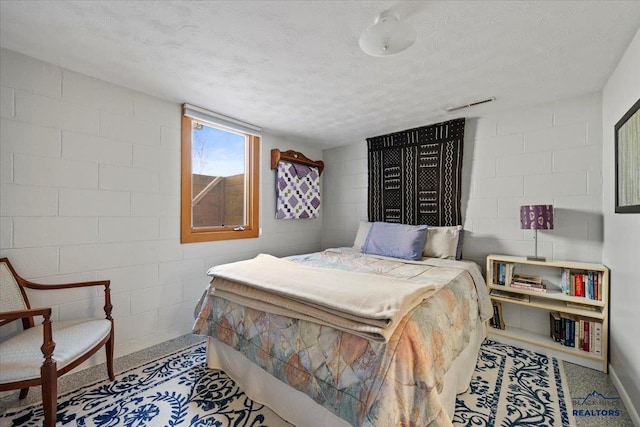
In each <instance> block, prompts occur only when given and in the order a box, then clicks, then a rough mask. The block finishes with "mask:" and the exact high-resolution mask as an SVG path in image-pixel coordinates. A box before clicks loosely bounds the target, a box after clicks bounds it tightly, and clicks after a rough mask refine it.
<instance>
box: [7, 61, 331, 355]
mask: <svg viewBox="0 0 640 427" xmlns="http://www.w3.org/2000/svg"><path fill="white" fill-rule="evenodd" d="M0 67H1V69H0V89H1V91H0V101H1V102H0V116H1V118H0V120H1V122H0V171H1V174H0V178H1V182H0V184H1V186H0V256H3V257H4V256H6V257H8V258H9V259H10V261H11V262H12V264H13V265H14V267H15V268H16V269H17V271H18V272H19V273H21V274H22V275H23V276H24V277H26V278H28V279H33V280H35V281H41V282H45V283H60V282H72V281H84V280H96V279H110V280H111V289H112V301H113V305H114V312H113V315H114V319H115V325H116V331H115V332H116V354H117V355H121V354H125V353H128V352H131V351H135V350H137V349H140V348H144V347H147V346H149V345H152V344H155V343H158V342H161V341H164V340H167V339H170V338H174V337H176V336H179V335H183V334H186V333H189V332H190V331H191V327H192V325H193V309H194V306H195V304H196V301H197V299H198V298H199V297H200V295H201V294H202V292H203V290H204V289H205V288H206V287H207V285H208V282H209V280H208V278H207V276H206V272H207V270H208V268H209V267H211V266H213V265H216V264H221V263H224V262H231V261H236V260H240V259H246V258H248V257H251V256H255V255H256V254H258V253H260V252H267V253H272V254H274V255H278V256H283V255H290V254H296V253H304V252H312V251H315V250H318V249H319V248H320V233H321V227H322V220H321V218H320V219H316V220H305V221H276V220H275V192H274V189H275V172H274V171H272V170H270V169H269V162H270V159H269V152H270V150H271V148H274V147H277V148H280V149H283V150H288V149H294V150H299V151H302V152H304V153H305V155H307V156H308V157H311V158H314V159H321V158H322V152H321V151H320V150H318V149H315V148H312V147H309V146H305V145H301V144H297V143H296V142H295V141H286V140H283V139H282V138H279V137H276V136H273V135H269V134H268V133H267V134H265V135H264V136H263V140H262V149H261V156H262V158H261V218H262V221H261V226H262V234H261V237H260V238H258V239H246V240H234V241H227V242H211V243H197V244H195V243H194V244H187V245H181V244H180V240H179V232H180V114H181V111H180V105H179V104H178V103H174V102H167V101H163V100H160V99H157V98H153V97H151V96H147V95H145V94H142V93H139V92H136V91H133V90H129V89H126V88H124V87H120V86H116V85H113V84H110V83H108V82H105V81H101V80H98V79H94V78H91V77H88V76H86V75H82V74H79V73H76V72H73V71H70V70H66V69H62V68H60V67H57V66H55V65H52V64H48V63H45V62H41V61H38V60H35V59H33V58H30V57H27V56H24V55H21V54H18V53H16V52H13V51H9V50H4V49H3V50H1V51H0ZM185 101H187V100H185ZM30 298H31V299H32V304H33V306H49V305H50V306H53V309H54V319H67V318H74V317H78V316H86V315H94V314H96V315H98V314H99V313H100V312H101V310H102V309H101V307H102V305H103V299H102V295H101V294H100V293H99V292H98V291H97V290H96V289H92V290H70V291H52V292H47V293H46V294H43V293H42V292H39V293H34V292H30ZM6 333H10V332H6V331H4V328H3V334H6ZM100 360H102V352H100V353H99V356H98V357H96V358H95V359H94V360H93V361H92V363H96V362H99V361H100Z"/></svg>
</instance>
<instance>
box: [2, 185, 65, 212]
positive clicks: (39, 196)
mask: <svg viewBox="0 0 640 427" xmlns="http://www.w3.org/2000/svg"><path fill="white" fill-rule="evenodd" d="M0 195H1V196H2V200H1V203H0V216H53V215H56V214H57V213H58V190H57V189H56V188H51V187H47V188H45V187H31V186H27V185H14V184H3V185H2V191H0Z"/></svg>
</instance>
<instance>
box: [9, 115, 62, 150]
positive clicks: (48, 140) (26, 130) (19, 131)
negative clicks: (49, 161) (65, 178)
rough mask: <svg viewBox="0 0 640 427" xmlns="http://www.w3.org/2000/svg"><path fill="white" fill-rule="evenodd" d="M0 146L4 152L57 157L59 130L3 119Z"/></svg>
mask: <svg viewBox="0 0 640 427" xmlns="http://www.w3.org/2000/svg"><path fill="white" fill-rule="evenodd" d="M0 146H1V147H2V151H6V152H12V153H20V154H37V155H39V156H46V157H58V156H60V130H58V129H55V128H49V127H42V126H36V125H32V124H29V123H23V122H17V121H14V120H5V119H3V120H2V121H0Z"/></svg>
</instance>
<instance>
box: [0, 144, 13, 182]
mask: <svg viewBox="0 0 640 427" xmlns="http://www.w3.org/2000/svg"><path fill="white" fill-rule="evenodd" d="M0 183H2V184H11V183H13V155H12V154H11V153H5V152H2V151H0Z"/></svg>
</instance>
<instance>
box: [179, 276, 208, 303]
mask: <svg viewBox="0 0 640 427" xmlns="http://www.w3.org/2000/svg"><path fill="white" fill-rule="evenodd" d="M210 279H211V278H210V277H208V276H207V277H206V278H205V279H204V280H203V279H202V278H200V279H194V280H186V281H183V282H182V285H183V295H184V300H185V301H194V300H196V301H197V300H199V299H200V297H202V294H203V293H204V292H205V291H206V290H207V288H208V287H209V283H210Z"/></svg>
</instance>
